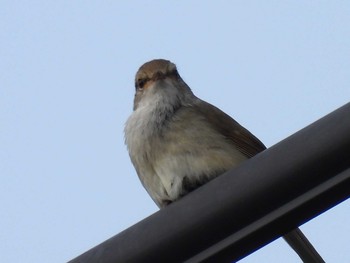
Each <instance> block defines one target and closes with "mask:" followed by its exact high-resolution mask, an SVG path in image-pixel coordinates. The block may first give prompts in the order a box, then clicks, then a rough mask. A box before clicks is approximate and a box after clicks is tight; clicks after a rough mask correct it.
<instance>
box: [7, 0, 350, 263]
mask: <svg viewBox="0 0 350 263" xmlns="http://www.w3.org/2000/svg"><path fill="white" fill-rule="evenodd" d="M349 14H350V2H349V1H215V2H214V1H151V0H150V1H9V0H2V1H1V2H0V179H1V184H0V207H1V210H0V261H1V262H11V263H17V262H18V263H19V262H21V263H22V262H26V263H38V262H53V263H55V262H57V263H58V262H65V261H67V260H69V259H72V258H74V257H76V256H78V255H80V254H81V253H83V252H85V251H86V250H88V249H89V248H91V247H93V246H95V245H97V244H99V243H101V242H102V241H104V240H106V239H108V238H110V237H111V236H114V235H115V234H117V233H119V232H120V231H122V230H123V229H125V228H127V227H130V226H131V225H133V224H135V223H136V222H138V221H140V220H142V219H143V218H145V217H147V216H148V215H150V214H152V213H154V212H156V211H157V210H158V208H157V207H156V205H155V204H154V203H153V202H152V200H151V199H150V198H149V197H148V195H147V193H146V191H145V190H144V189H143V187H142V186H141V183H140V182H139V180H138V178H137V175H136V173H135V171H134V168H133V166H132V164H131V162H130V160H129V156H128V153H127V150H126V147H125V145H124V135H123V129H124V123H125V121H126V119H127V117H128V115H129V114H130V113H131V111H132V101H133V96H134V74H135V72H136V70H137V69H138V67H139V66H140V65H141V64H142V63H144V62H146V61H148V60H151V59H154V58H166V59H170V60H172V61H173V62H175V63H176V64H177V66H178V70H179V72H180V74H181V75H182V77H183V79H184V80H185V81H186V82H187V83H188V84H189V85H190V87H191V88H192V90H193V91H194V93H195V94H196V95H197V96H198V97H200V98H202V99H204V100H207V101H209V102H211V103H212V104H214V105H216V106H218V107H219V108H221V109H222V110H224V111H225V112H227V113H228V114H230V115H231V116H232V117H234V118H235V119H236V120H237V121H239V122H240V123H241V124H242V125H244V126H245V127H246V128H248V129H249V130H250V131H251V132H252V133H254V134H255V135H256V136H257V137H259V138H260V139H261V140H262V141H263V142H264V143H265V144H266V145H267V146H268V147H269V146H272V145H273V144H275V143H277V142H279V141H280V140H282V139H283V138H285V137H287V136H289V135H291V134H293V133H294V132H296V131H298V130H299V129H301V128H303V127H304V126H306V125H308V124H310V123H312V122H314V121H316V120H317V119H319V118H321V117H322V116H324V115H325V114H327V113H329V112H331V111H333V110H335V109H337V108H338V107H340V106H342V105H343V104H345V103H347V102H348V101H349V97H350V85H349V84H350V74H349V70H350V16H349ZM349 222H350V209H349V201H347V202H344V203H342V204H341V205H339V206H337V207H335V208H334V209H332V210H330V211H328V212H326V213H324V214H323V215H321V216H319V217H318V218H316V219H314V220H312V221H310V222H309V223H307V224H305V225H304V226H302V230H303V231H304V232H305V234H306V235H307V236H308V237H309V239H310V240H311V241H312V242H313V243H314V245H315V246H316V247H317V249H318V250H319V251H320V253H321V254H322V255H323V256H324V258H325V259H326V261H327V262H349V258H350V249H349V233H350V224H349ZM346 258H347V260H346ZM241 262H245V263H248V262H251V263H253V262H287V263H288V262H299V261H298V258H297V256H296V255H295V254H294V253H293V252H292V250H291V249H290V248H289V247H288V245H286V244H285V243H284V241H283V240H282V239H279V240H277V241H275V242H273V243H271V244H269V245H267V246H266V247H264V248H263V249H261V250H259V251H258V252H256V253H254V254H252V255H251V256H248V257H247V258H245V259H244V260H242V261H241Z"/></svg>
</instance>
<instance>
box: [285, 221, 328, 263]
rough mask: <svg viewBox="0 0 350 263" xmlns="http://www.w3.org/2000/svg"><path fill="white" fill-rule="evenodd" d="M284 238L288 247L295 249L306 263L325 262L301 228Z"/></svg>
mask: <svg viewBox="0 0 350 263" xmlns="http://www.w3.org/2000/svg"><path fill="white" fill-rule="evenodd" d="M283 238H284V240H285V241H286V242H287V243H288V245H290V246H291V247H292V248H293V249H294V251H295V252H296V253H297V254H298V255H299V257H300V258H301V260H302V261H303V262H304V263H324V262H325V261H324V260H323V259H322V257H321V256H320V254H318V252H317V251H316V249H315V248H314V247H313V246H312V245H311V243H310V241H309V240H308V239H307V238H306V236H305V235H304V234H303V232H301V230H300V229H299V228H296V229H294V230H292V231H291V232H289V233H287V234H286V235H284V236H283Z"/></svg>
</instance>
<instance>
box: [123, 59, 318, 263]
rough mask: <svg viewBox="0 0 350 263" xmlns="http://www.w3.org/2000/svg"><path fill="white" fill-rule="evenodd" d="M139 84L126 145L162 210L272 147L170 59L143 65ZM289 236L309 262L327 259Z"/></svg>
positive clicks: (293, 233)
mask: <svg viewBox="0 0 350 263" xmlns="http://www.w3.org/2000/svg"><path fill="white" fill-rule="evenodd" d="M135 88H136V93H135V97H134V108H133V112H132V114H131V116H130V117H129V118H128V120H127V122H126V125H125V130H124V132H125V143H126V145H127V148H128V151H129V155H130V159H131V161H132V163H133V165H134V167H135V169H136V172H137V174H138V176H139V178H140V180H141V182H142V184H143V186H144V187H145V189H146V190H147V192H148V194H149V195H150V196H151V198H152V199H153V200H154V202H155V203H156V204H157V205H158V207H160V208H163V207H165V206H167V205H169V204H170V203H172V202H175V201H176V200H178V199H180V198H181V197H183V196H184V195H186V194H187V193H189V192H191V191H193V190H194V189H196V188H198V187H200V186H201V185H203V184H205V183H207V182H208V181H210V180H212V179H213V178H215V177H217V176H219V175H221V174H223V173H224V172H226V171H228V170H231V169H232V168H233V167H235V166H237V165H239V164H240V163H242V162H244V161H245V160H247V159H248V158H251V157H253V156H254V155H256V154H258V153H259V152H261V151H263V150H265V149H266V147H265V146H264V144H263V143H262V142H261V141H260V140H259V139H257V138H256V137H255V136H254V135H253V134H251V133H250V132H249V131H248V130H247V129H245V128H244V127H242V126H241V125H240V124H239V123H238V122H236V121H235V120H234V119H232V118H231V117H230V116H229V115H227V114H226V113H224V112H223V111H221V110H220V109H218V108H216V107H215V106H213V105H211V104H209V103H207V102H205V101H203V100H201V99H199V98H197V97H196V96H195V95H194V94H193V92H192V91H191V89H190V87H189V86H188V85H187V84H186V83H185V82H184V81H183V80H182V78H181V77H180V75H179V73H178V71H177V68H176V66H175V64H173V63H172V62H170V61H168V60H164V59H155V60H152V61H149V62H147V63H145V64H143V65H142V66H141V67H140V68H139V70H138V71H137V73H136V78H135ZM285 239H286V241H287V242H288V243H289V244H290V245H291V246H292V247H293V249H295V250H297V251H296V252H297V253H298V254H299V256H303V255H304V254H306V255H307V257H306V259H305V258H303V260H304V262H324V261H323V260H322V258H321V257H320V256H319V255H318V253H317V252H316V250H315V249H314V248H313V247H312V245H311V244H310V243H309V241H308V240H307V239H306V237H305V236H304V235H303V234H302V232H301V231H300V230H299V229H296V230H293V231H291V232H290V233H288V234H287V235H286V236H285ZM305 260H306V261H305Z"/></svg>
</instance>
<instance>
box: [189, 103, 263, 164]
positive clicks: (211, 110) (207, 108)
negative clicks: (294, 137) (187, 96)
mask: <svg viewBox="0 0 350 263" xmlns="http://www.w3.org/2000/svg"><path fill="white" fill-rule="evenodd" d="M193 107H196V110H198V111H199V112H201V113H202V114H203V117H204V118H206V119H207V120H208V123H211V124H212V126H213V128H214V129H216V130H217V131H218V132H219V133H221V134H222V135H224V136H225V137H226V138H227V139H228V140H230V141H231V142H232V144H233V145H234V146H235V147H236V148H237V149H238V150H239V151H240V152H241V153H242V154H244V155H245V156H247V158H250V157H253V156H254V155H256V154H258V153H259V152H262V151H263V150H265V149H266V147H265V145H264V144H263V143H262V142H261V141H260V140H259V139H258V138H256V137H255V136H254V135H253V134H251V133H250V132H249V131H248V130H247V129H245V128H244V127H242V126H241V125H240V124H239V123H238V122H236V121H235V120H234V119H232V118H231V117H230V116H229V115H227V114H226V113H224V112H223V111H221V110H220V109H218V108H216V107H215V106H213V105H211V104H209V103H207V102H205V101H202V100H198V103H197V104H195V105H193Z"/></svg>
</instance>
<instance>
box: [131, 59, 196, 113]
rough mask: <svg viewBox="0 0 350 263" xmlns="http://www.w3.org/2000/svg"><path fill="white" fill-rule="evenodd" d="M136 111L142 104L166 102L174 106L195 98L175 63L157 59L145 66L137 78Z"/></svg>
mask: <svg viewBox="0 0 350 263" xmlns="http://www.w3.org/2000/svg"><path fill="white" fill-rule="evenodd" d="M135 89H136V91H135V92H136V93H135V99H134V110H135V109H137V108H138V107H139V105H140V104H142V103H145V104H148V103H152V102H157V101H158V102H161V101H162V102H164V103H169V104H173V103H175V102H176V101H179V100H180V101H184V99H185V97H188V96H189V95H190V96H193V94H192V92H191V90H190V88H189V87H188V86H187V84H186V83H185V82H184V81H183V80H182V78H181V77H180V75H179V73H178V71H177V68H176V66H175V64H174V63H172V62H170V61H169V60H165V59H155V60H151V61H149V62H146V63H145V64H143V65H142V66H141V67H140V68H139V70H138V71H137V73H136V77H135Z"/></svg>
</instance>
